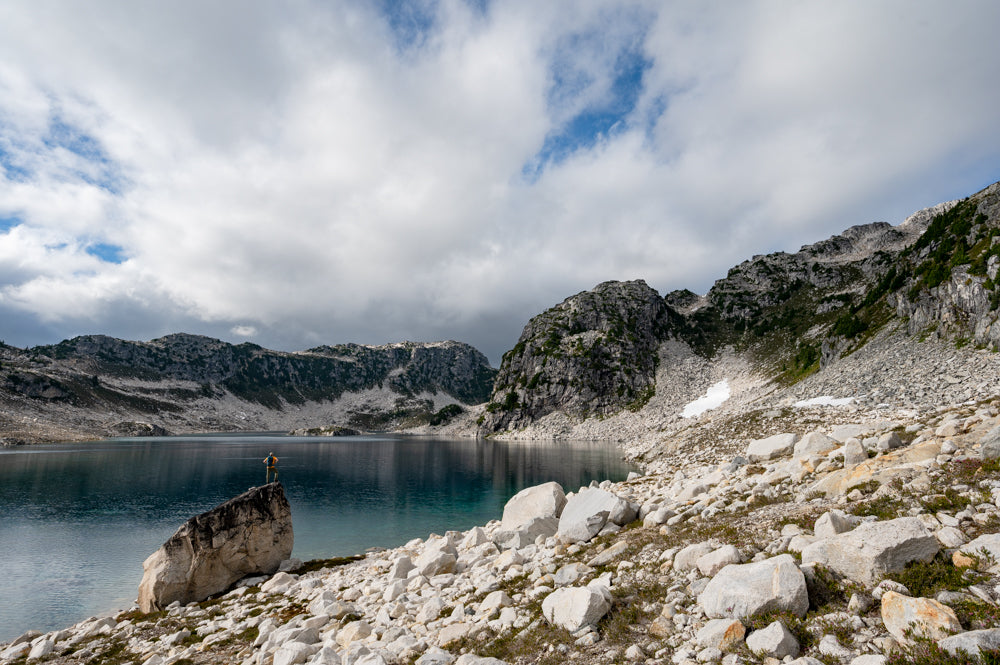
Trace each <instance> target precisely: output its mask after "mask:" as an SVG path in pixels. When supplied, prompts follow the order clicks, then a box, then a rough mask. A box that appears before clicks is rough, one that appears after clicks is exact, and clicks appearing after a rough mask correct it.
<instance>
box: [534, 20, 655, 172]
mask: <svg viewBox="0 0 1000 665" xmlns="http://www.w3.org/2000/svg"><path fill="white" fill-rule="evenodd" d="M640 32H641V30H640ZM639 37H641V34H640V35H636V36H635V38H634V39H633V40H630V41H628V42H626V43H623V44H621V45H619V46H618V47H617V52H616V54H615V55H614V59H613V65H612V68H611V70H610V71H609V72H606V73H605V74H604V75H605V76H607V77H609V78H610V79H611V83H610V86H609V89H608V90H607V93H606V94H604V95H602V96H601V97H600V99H597V100H595V101H593V102H590V103H588V104H586V105H585V106H583V107H582V108H581V109H580V110H578V111H577V112H576V113H575V114H574V115H573V116H572V117H570V118H568V119H567V120H564V121H563V122H561V123H560V124H559V125H558V126H557V127H554V128H553V130H552V131H551V132H550V133H549V134H548V135H547V136H546V137H545V141H544V143H543V144H542V147H541V149H540V150H539V151H538V153H537V154H536V155H535V156H534V157H533V158H532V159H531V160H529V162H528V163H527V164H526V165H525V166H524V168H523V169H522V174H523V175H525V176H526V177H528V178H529V179H531V180H534V179H536V178H537V177H538V176H539V175H540V174H541V172H542V171H543V170H544V169H545V168H546V167H547V166H548V165H549V164H553V163H555V164H558V163H559V162H561V161H563V160H564V159H566V158H567V157H569V156H570V155H572V154H573V153H575V152H578V151H580V150H587V149H589V148H593V147H594V146H595V145H596V144H597V143H598V142H599V141H601V140H602V139H603V138H606V137H608V136H613V135H614V134H615V133H616V132H619V131H623V130H624V129H625V128H626V127H627V126H628V125H629V123H630V122H631V121H632V117H631V116H632V114H633V112H634V111H635V108H636V104H637V103H638V101H639V97H640V95H641V94H642V90H643V76H644V74H645V73H646V71H648V70H649V68H650V67H652V65H653V63H652V61H651V60H650V59H648V58H647V57H646V56H645V54H644V53H643V50H642V40H641V39H640V38H639ZM606 48H607V45H606V44H604V43H603V42H602V41H601V36H599V35H594V34H580V35H574V36H572V37H571V38H570V39H569V40H567V41H566V42H565V43H564V44H562V45H561V47H560V48H559V50H558V51H557V53H556V54H555V57H554V58H553V64H552V84H551V86H550V89H549V92H548V100H547V101H548V105H549V108H550V110H551V111H552V112H553V113H558V110H559V109H560V108H566V107H570V108H572V106H573V105H574V100H575V99H576V98H578V97H582V96H584V95H586V94H588V93H589V92H590V90H591V88H592V87H593V86H594V85H597V84H598V82H597V79H598V76H599V75H601V72H589V71H586V70H584V69H581V68H580V67H578V66H577V65H576V61H575V59H574V58H573V53H574V52H575V51H576V50H578V49H583V50H585V51H592V52H595V53H599V52H601V51H603V50H604V49H606Z"/></svg>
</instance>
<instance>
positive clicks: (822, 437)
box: [792, 432, 840, 458]
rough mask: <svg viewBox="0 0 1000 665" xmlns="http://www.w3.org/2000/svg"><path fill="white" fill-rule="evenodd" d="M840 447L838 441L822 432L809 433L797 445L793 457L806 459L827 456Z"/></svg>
mask: <svg viewBox="0 0 1000 665" xmlns="http://www.w3.org/2000/svg"><path fill="white" fill-rule="evenodd" d="M839 447H840V443H838V442H837V440H836V439H832V438H830V437H828V436H827V435H826V434H823V433H822V432H809V433H808V434H806V435H805V436H804V437H802V438H801V439H799V440H798V441H797V442H796V443H795V448H794V449H793V450H792V456H793V457H799V458H806V457H812V456H814V455H826V454H827V453H829V452H830V451H831V450H835V449H837V448H839Z"/></svg>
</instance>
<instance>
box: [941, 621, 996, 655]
mask: <svg viewBox="0 0 1000 665" xmlns="http://www.w3.org/2000/svg"><path fill="white" fill-rule="evenodd" d="M938 646H939V647H941V648H942V649H944V650H945V651H947V652H948V653H950V654H951V655H952V656H958V655H966V656H972V657H973V658H978V657H979V655H980V653H981V652H982V651H983V650H986V651H990V650H993V649H1000V628H984V629H982V630H970V631H968V632H965V633H959V634H958V635H952V636H951V637H946V638H944V639H942V640H938ZM962 652H965V653H964V654H962Z"/></svg>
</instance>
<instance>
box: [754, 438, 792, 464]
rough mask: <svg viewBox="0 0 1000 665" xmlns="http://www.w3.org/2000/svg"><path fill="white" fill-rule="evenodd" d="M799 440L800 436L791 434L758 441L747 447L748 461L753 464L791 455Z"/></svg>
mask: <svg viewBox="0 0 1000 665" xmlns="http://www.w3.org/2000/svg"><path fill="white" fill-rule="evenodd" d="M798 440H799V435H798V434H793V433H790V432H789V433H785V434H775V435H774V436H769V437H767V438H766V439H756V440H754V441H751V442H750V445H749V446H747V459H749V460H750V461H751V462H766V461H767V460H772V459H774V458H776V457H784V456H785V455H791V454H792V451H793V450H795V443H796V442H797V441H798Z"/></svg>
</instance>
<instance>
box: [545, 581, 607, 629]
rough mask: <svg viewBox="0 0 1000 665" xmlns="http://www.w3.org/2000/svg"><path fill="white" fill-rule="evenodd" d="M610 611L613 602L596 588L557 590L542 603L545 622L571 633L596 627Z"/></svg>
mask: <svg viewBox="0 0 1000 665" xmlns="http://www.w3.org/2000/svg"><path fill="white" fill-rule="evenodd" d="M610 609H611V601H610V600H609V599H608V598H607V597H606V595H605V594H604V593H601V590H600V589H597V588H594V587H566V588H562V589H556V590H555V591H553V592H552V593H550V594H549V595H548V596H546V597H545V600H543V601H542V616H544V617H545V620H546V621H548V622H549V623H550V624H552V625H554V626H559V627H561V628H565V629H566V630H568V631H569V632H571V633H575V632H576V631H578V630H580V629H581V628H583V627H584V626H593V625H595V624H596V623H597V622H598V621H600V620H601V618H602V617H603V616H604V615H605V614H607V613H608V610H610Z"/></svg>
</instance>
